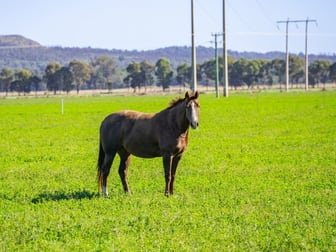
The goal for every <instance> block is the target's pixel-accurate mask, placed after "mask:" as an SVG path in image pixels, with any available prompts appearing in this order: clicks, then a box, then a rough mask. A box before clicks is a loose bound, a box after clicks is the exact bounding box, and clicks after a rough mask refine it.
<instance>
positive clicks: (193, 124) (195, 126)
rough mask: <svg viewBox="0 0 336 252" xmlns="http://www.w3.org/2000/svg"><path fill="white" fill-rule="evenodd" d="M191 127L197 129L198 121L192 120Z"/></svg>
mask: <svg viewBox="0 0 336 252" xmlns="http://www.w3.org/2000/svg"><path fill="white" fill-rule="evenodd" d="M190 127H191V128H192V129H197V128H198V122H191V123H190Z"/></svg>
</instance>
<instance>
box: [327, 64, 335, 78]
mask: <svg viewBox="0 0 336 252" xmlns="http://www.w3.org/2000/svg"><path fill="white" fill-rule="evenodd" d="M329 79H330V80H331V81H333V82H336V62H334V63H333V64H332V65H331V66H330V67H329Z"/></svg>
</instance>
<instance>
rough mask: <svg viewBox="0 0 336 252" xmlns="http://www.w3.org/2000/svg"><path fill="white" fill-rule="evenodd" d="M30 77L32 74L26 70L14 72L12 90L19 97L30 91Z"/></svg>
mask: <svg viewBox="0 0 336 252" xmlns="http://www.w3.org/2000/svg"><path fill="white" fill-rule="evenodd" d="M31 77H32V73H31V72H30V71H29V70H27V69H19V70H17V71H16V72H15V79H16V81H14V82H12V83H13V90H15V91H17V92H18V93H19V95H20V94H21V93H22V92H23V93H24V94H26V93H29V92H30V90H31V82H30V81H29V80H30V78H31Z"/></svg>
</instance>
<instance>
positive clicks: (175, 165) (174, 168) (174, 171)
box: [170, 155, 182, 194]
mask: <svg viewBox="0 0 336 252" xmlns="http://www.w3.org/2000/svg"><path fill="white" fill-rule="evenodd" d="M181 157H182V155H178V156H175V157H174V158H173V161H172V166H171V180H170V194H174V181H175V173H176V169H177V165H178V163H179V162H180V160H181Z"/></svg>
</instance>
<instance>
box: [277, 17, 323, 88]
mask: <svg viewBox="0 0 336 252" xmlns="http://www.w3.org/2000/svg"><path fill="white" fill-rule="evenodd" d="M310 22H314V23H315V24H317V21H316V20H315V19H309V18H307V19H306V20H289V19H287V20H280V21H277V24H286V92H287V91H288V83H289V54H288V24H289V23H295V24H298V23H306V36H305V38H306V43H305V54H306V55H305V89H306V90H308V49H307V47H308V23H310Z"/></svg>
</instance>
